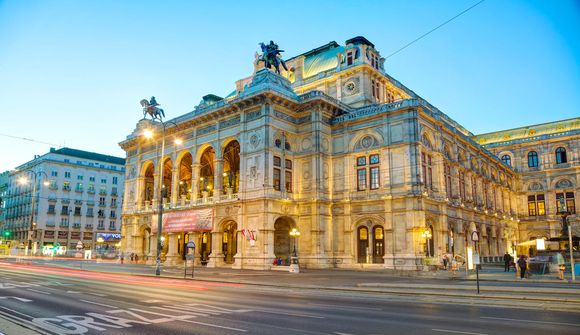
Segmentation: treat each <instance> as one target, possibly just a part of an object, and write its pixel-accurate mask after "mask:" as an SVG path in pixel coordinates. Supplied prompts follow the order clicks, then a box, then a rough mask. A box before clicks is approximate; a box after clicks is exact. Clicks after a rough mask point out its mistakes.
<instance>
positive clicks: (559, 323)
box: [480, 316, 580, 327]
mask: <svg viewBox="0 0 580 335" xmlns="http://www.w3.org/2000/svg"><path fill="white" fill-rule="evenodd" d="M480 319H490V320H504V321H525V322H530V323H544V324H547V325H561V326H572V327H580V324H578V323H567V322H554V321H535V320H522V319H508V318H495V317H492V316H482V317H480Z"/></svg>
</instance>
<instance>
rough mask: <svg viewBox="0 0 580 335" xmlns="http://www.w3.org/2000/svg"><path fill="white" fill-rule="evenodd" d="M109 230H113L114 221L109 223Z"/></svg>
mask: <svg viewBox="0 0 580 335" xmlns="http://www.w3.org/2000/svg"><path fill="white" fill-rule="evenodd" d="M109 230H115V221H110V222H109Z"/></svg>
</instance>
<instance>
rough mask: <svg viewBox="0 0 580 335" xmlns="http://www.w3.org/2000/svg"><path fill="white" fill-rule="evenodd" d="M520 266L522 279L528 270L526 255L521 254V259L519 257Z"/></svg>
mask: <svg viewBox="0 0 580 335" xmlns="http://www.w3.org/2000/svg"><path fill="white" fill-rule="evenodd" d="M517 264H518V268H519V269H520V279H524V277H525V275H526V270H527V268H528V262H526V256H524V255H520V259H518V262H517Z"/></svg>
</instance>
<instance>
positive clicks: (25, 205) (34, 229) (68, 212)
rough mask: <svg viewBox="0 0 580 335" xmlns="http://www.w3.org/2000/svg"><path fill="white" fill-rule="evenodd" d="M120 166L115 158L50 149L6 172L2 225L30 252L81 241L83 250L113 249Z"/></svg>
mask: <svg viewBox="0 0 580 335" xmlns="http://www.w3.org/2000/svg"><path fill="white" fill-rule="evenodd" d="M124 165H125V160H124V159H122V158H118V157H113V156H107V155H102V154H98V153H93V152H87V151H82V150H76V149H71V148H62V149H58V150H55V149H53V148H51V149H50V152H48V153H46V154H44V155H41V156H36V157H35V158H34V159H33V160H31V161H29V162H27V163H25V164H22V165H20V166H18V167H17V168H16V169H15V170H14V171H10V178H9V182H8V194H7V198H6V208H5V210H6V215H5V217H6V222H5V225H4V227H3V229H4V230H8V231H10V232H11V233H12V239H13V240H14V241H16V242H22V243H23V244H24V246H25V247H30V248H31V251H32V252H33V253H34V254H39V253H41V252H43V251H46V250H47V249H51V248H53V247H55V246H58V245H60V246H61V248H59V252H63V251H66V250H74V249H75V248H76V246H77V244H78V242H79V241H80V242H82V243H83V244H84V247H85V249H86V250H97V251H99V252H100V251H103V252H113V251H114V250H116V249H117V248H118V247H117V244H118V243H119V241H120V235H119V233H120V215H121V203H122V195H123V186H124V171H125V168H124ZM34 181H36V187H35V186H34ZM34 191H35V192H36V193H34ZM33 207H34V208H33ZM32 214H33V216H31V215H32ZM99 237H100V238H99Z"/></svg>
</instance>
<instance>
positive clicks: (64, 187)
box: [62, 181, 70, 191]
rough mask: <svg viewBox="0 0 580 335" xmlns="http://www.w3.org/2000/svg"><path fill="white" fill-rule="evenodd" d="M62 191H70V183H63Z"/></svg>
mask: <svg viewBox="0 0 580 335" xmlns="http://www.w3.org/2000/svg"><path fill="white" fill-rule="evenodd" d="M62 189H63V190H65V191H70V182H68V181H65V182H64V183H63V184H62Z"/></svg>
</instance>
